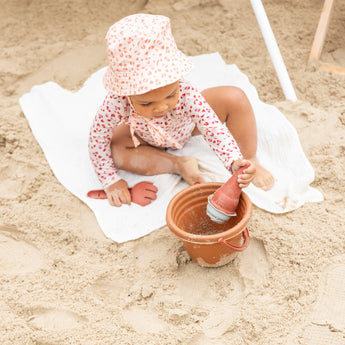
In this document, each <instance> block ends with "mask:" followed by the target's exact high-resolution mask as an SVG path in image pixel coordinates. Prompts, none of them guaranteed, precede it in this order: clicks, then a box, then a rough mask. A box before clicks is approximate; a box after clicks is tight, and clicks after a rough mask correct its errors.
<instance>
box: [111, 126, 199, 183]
mask: <svg viewBox="0 0 345 345" xmlns="http://www.w3.org/2000/svg"><path fill="white" fill-rule="evenodd" d="M138 140H139V141H140V145H139V146H138V147H134V143H133V141H132V137H131V135H130V130H129V126H128V125H124V124H122V125H120V126H118V127H117V128H116V129H115V130H114V133H113V138H112V143H111V152H112V156H113V160H114V163H115V166H116V167H117V168H120V169H123V170H126V171H130V172H133V173H136V174H139V175H146V176H150V175H158V174H178V175H180V176H181V177H182V178H183V179H184V180H185V181H186V182H187V183H189V184H193V183H195V182H203V181H204V179H203V177H202V176H201V174H200V171H199V166H198V160H197V159H196V158H195V157H190V156H182V157H179V156H175V155H172V154H170V153H167V152H165V151H164V150H163V149H159V148H156V147H153V146H150V145H148V144H147V143H146V142H144V141H143V140H141V139H140V138H138Z"/></svg>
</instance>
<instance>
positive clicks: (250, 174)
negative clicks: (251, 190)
mask: <svg viewBox="0 0 345 345" xmlns="http://www.w3.org/2000/svg"><path fill="white" fill-rule="evenodd" d="M245 165H248V167H247V168H246V169H244V170H243V174H241V175H239V176H238V179H237V182H238V185H239V186H240V188H246V187H248V186H249V184H250V183H251V182H252V181H253V180H254V176H255V173H256V168H255V165H254V163H252V162H251V161H250V160H248V159H238V160H237V161H235V162H233V163H232V165H231V169H232V172H233V173H235V172H236V171H237V170H238V169H239V168H241V167H243V166H245Z"/></svg>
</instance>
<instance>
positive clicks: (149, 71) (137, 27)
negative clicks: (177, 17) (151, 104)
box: [103, 14, 194, 96]
mask: <svg viewBox="0 0 345 345" xmlns="http://www.w3.org/2000/svg"><path fill="white" fill-rule="evenodd" d="M105 39H106V42H107V52H108V59H109V66H108V68H107V71H106V73H105V75H104V77H103V84H104V87H105V89H106V90H107V91H110V92H111V93H113V94H115V95H118V96H132V95H137V94H143V93H146V92H149V91H151V90H154V89H157V88H159V87H162V86H165V85H169V84H171V83H173V82H175V81H177V80H179V79H181V78H182V77H183V76H184V75H186V74H187V73H188V72H189V71H190V70H191V69H192V68H193V67H194V65H193V63H192V62H191V61H190V60H189V59H188V58H187V56H186V55H185V54H183V53H182V52H181V51H180V50H178V49H177V46H176V43H175V40H174V38H173V36H172V33H171V28H170V20H169V18H167V17H165V16H160V15H150V14H134V15H131V16H128V17H125V18H123V19H121V20H120V21H118V22H116V23H115V24H114V25H112V26H111V27H110V29H109V30H108V33H107V35H106V38H105Z"/></svg>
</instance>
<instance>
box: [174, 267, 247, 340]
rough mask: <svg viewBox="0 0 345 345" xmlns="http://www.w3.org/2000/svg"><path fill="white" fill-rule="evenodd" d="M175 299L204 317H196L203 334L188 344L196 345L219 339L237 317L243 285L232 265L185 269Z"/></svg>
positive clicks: (180, 275) (181, 272)
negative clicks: (202, 341)
mask: <svg viewBox="0 0 345 345" xmlns="http://www.w3.org/2000/svg"><path fill="white" fill-rule="evenodd" d="M176 295H177V296H178V297H179V298H180V299H181V300H182V302H183V303H184V304H186V305H188V306H190V307H191V308H192V310H193V313H195V314H198V313H201V315H202V314H203V313H206V315H207V316H206V317H203V316H200V321H201V322H200V325H201V328H202V332H203V333H202V334H201V335H199V337H198V338H195V339H194V340H193V342H191V344H193V343H195V344H199V340H200V339H201V340H202V339H204V338H205V337H206V338H207V339H214V338H218V337H220V336H222V334H224V333H225V332H226V331H227V330H228V329H229V328H230V327H231V326H232V324H233V323H234V322H235V321H236V319H238V318H239V317H240V311H241V301H242V300H243V298H244V284H243V280H242V278H241V277H240V275H239V272H238V270H237V269H236V268H235V267H234V266H232V265H226V266H223V267H219V268H210V269H206V268H203V267H200V266H197V265H186V266H182V267H181V270H180V272H179V278H178V280H177V289H176ZM206 338H205V339H206ZM198 339H199V340H198ZM201 340H200V341H201ZM206 343H207V344H208V342H206ZM210 344H212V343H211V342H210Z"/></svg>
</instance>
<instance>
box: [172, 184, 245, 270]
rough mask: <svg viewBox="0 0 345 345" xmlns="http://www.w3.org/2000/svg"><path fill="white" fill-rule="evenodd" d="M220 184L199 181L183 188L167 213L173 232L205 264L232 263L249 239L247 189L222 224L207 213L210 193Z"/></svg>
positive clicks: (196, 259) (214, 265) (195, 258)
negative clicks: (234, 210)
mask: <svg viewBox="0 0 345 345" xmlns="http://www.w3.org/2000/svg"><path fill="white" fill-rule="evenodd" d="M220 186H222V183H218V182H209V183H199V184H195V185H193V186H190V187H188V188H186V189H184V190H182V191H181V192H179V193H177V194H176V195H175V196H174V197H173V198H172V199H171V201H170V203H169V205H168V209H167V214H166V220H167V225H168V227H169V229H170V230H171V232H172V233H174V234H175V235H176V236H177V237H178V238H179V239H181V240H182V242H183V244H184V246H185V248H186V250H187V252H188V254H189V256H190V257H191V259H192V260H193V261H194V262H196V263H197V264H199V265H201V266H205V267H219V266H222V265H225V264H227V263H229V262H230V261H232V260H233V259H234V258H235V256H236V254H237V253H238V252H239V251H243V250H244V249H246V248H247V246H248V243H249V232H248V229H247V228H246V226H247V223H248V221H249V219H250V216H251V214H252V204H251V202H250V200H249V198H248V196H247V195H246V194H245V193H244V192H242V193H241V195H240V199H239V203H238V206H237V208H236V214H237V215H236V216H233V217H230V219H229V220H228V221H227V222H225V223H223V224H218V223H215V222H213V221H212V220H211V219H210V218H209V217H208V216H207V214H206V207H207V204H208V197H209V196H210V195H211V194H212V193H214V192H215V190H217V189H218V188H219V187H220ZM242 237H243V241H242Z"/></svg>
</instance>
